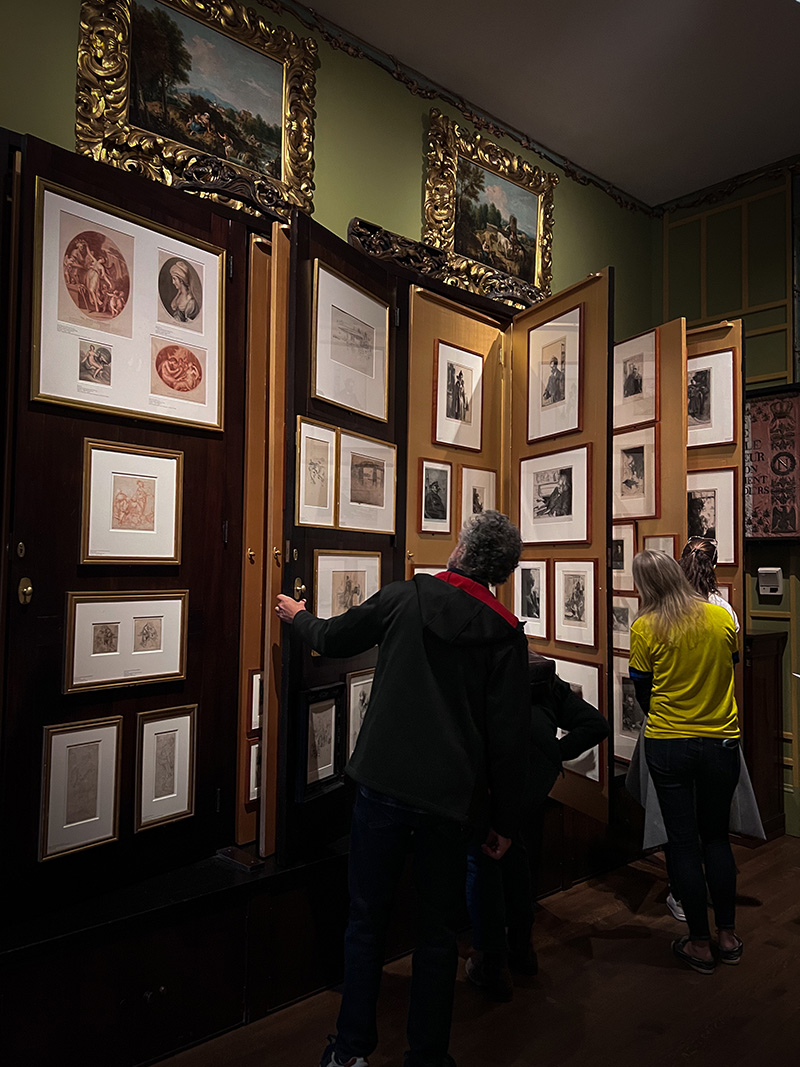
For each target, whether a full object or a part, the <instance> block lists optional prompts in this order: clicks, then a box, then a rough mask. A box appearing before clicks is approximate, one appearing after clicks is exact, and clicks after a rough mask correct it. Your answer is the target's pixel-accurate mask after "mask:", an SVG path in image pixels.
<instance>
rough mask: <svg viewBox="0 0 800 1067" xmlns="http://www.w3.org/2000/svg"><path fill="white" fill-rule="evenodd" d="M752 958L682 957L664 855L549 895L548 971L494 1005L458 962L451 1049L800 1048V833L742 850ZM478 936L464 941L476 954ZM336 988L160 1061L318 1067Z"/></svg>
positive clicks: (541, 925) (746, 1058)
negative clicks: (703, 969)
mask: <svg viewBox="0 0 800 1067" xmlns="http://www.w3.org/2000/svg"><path fill="white" fill-rule="evenodd" d="M735 852H736V860H737V863H738V866H739V871H740V874H739V887H738V916H737V922H738V927H737V928H738V931H739V933H740V935H741V936H742V938H743V939H744V941H745V956H744V959H743V960H742V963H741V964H740V965H739V966H738V967H718V968H717V971H716V973H715V974H714V975H713V976H710V977H709V976H706V975H700V974H696V973H695V972H693V971H690V970H689V969H688V968H685V967H684V966H683V965H681V964H679V963H678V961H677V960H675V959H674V958H673V957H672V955H671V952H670V940H671V939H672V938H673V937H677V936H680V935H681V933H682V932H684V931H685V927H684V926H682V924H679V923H676V922H675V921H674V920H673V919H672V917H671V916H670V915H669V914H668V913H667V911H666V908H665V906H664V900H665V896H666V879H665V872H664V866H663V861H662V858H661V855H660V854H657V855H654V856H651V857H649V858H647V859H645V860H642V861H639V862H637V863H633V864H631V865H629V866H628V867H623V868H620V869H619V870H617V871H614V872H613V873H611V874H609V875H607V876H605V877H603V878H599V879H595V880H592V881H591V882H589V883H586V884H583V885H579V886H576V887H575V888H573V889H571V890H570V891H569V892H566V893H561V894H558V895H556V896H553V897H549V898H547V899H546V900H545V901H543V906H542V908H541V910H540V911H539V913H538V915H537V922H536V932H535V942H536V946H537V948H538V950H539V959H540V973H539V976H538V977H537V978H520V979H517V987H516V990H515V994H514V1000H513V1002H512V1003H510V1004H490V1003H488V1002H486V1001H485V1000H483V999H482V997H481V996H480V994H478V993H477V992H476V991H475V990H474V989H473V988H472V987H471V986H470V985H469V984H468V983H467V981H466V979H465V978H464V969H463V961H462V963H461V964H460V967H459V975H458V983H457V990H456V1005H455V1014H454V1019H453V1040H452V1044H451V1052H452V1054H453V1056H454V1057H455V1059H456V1062H457V1063H458V1065H459V1067H534V1065H535V1067H551V1065H553V1067H555V1065H558V1067H598V1065H601V1067H605V1065H608V1067H675V1065H681V1064H682V1065H685V1067H762V1065H767V1064H789V1063H797V1062H798V1059H797V1056H798V1046H800V839H797V838H791V837H784V838H781V839H779V840H777V841H774V842H771V843H770V844H767V845H764V846H762V847H761V848H758V849H754V850H750V849H746V848H739V847H737V848H736V850H735ZM468 948H469V944H468V942H465V943H464V944H463V945H462V956H463V955H466V953H467V950H468ZM409 969H410V959H409V958H405V959H402V960H399V961H397V962H396V963H393V964H391V965H390V966H388V967H387V968H386V970H385V974H384V981H383V987H382V993H381V1004H380V1015H379V1023H380V1034H381V1043H380V1046H379V1048H378V1050H377V1052H376V1053H375V1054H374V1055H373V1056H371V1057H370V1064H371V1067H400V1064H401V1062H402V1051H403V1049H404V1048H405V1044H404V1030H405V1007H406V997H407V992H408V980H409V978H408V976H409ZM338 1005H339V996H338V994H337V993H335V992H327V993H322V994H320V995H318V996H315V997H313V998H311V999H309V1000H306V1001H304V1002H302V1003H301V1004H297V1005H295V1006H294V1007H291V1008H288V1009H286V1010H284V1011H281V1012H278V1013H277V1014H275V1015H272V1016H270V1017H268V1018H266V1019H262V1020H260V1021H259V1022H257V1023H253V1024H252V1025H251V1026H248V1027H245V1028H243V1029H240V1030H237V1031H234V1032H233V1033H231V1034H228V1035H226V1036H224V1037H221V1038H218V1039H217V1040H215V1041H212V1042H209V1043H208V1044H206V1045H203V1046H201V1047H199V1048H196V1049H193V1050H190V1051H188V1052H184V1053H181V1054H180V1055H178V1056H175V1057H173V1058H172V1059H169V1060H165V1061H162V1064H161V1065H160V1067H223V1065H224V1067H294V1065H297V1067H316V1065H317V1064H318V1062H319V1055H320V1052H321V1049H322V1048H323V1046H324V1044H325V1035H326V1034H327V1033H328V1032H329V1031H331V1030H332V1029H333V1026H334V1021H335V1019H336V1013H337V1010H338Z"/></svg>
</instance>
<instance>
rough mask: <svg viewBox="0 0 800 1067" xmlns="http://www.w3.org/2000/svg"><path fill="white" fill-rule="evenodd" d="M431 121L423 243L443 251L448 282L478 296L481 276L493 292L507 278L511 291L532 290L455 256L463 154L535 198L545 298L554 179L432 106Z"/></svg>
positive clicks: (540, 277) (550, 255) (540, 276)
mask: <svg viewBox="0 0 800 1067" xmlns="http://www.w3.org/2000/svg"><path fill="white" fill-rule="evenodd" d="M430 120H431V121H430V133H429V137H428V175H427V179H426V182H425V223H424V228H423V233H422V240H423V241H425V242H426V243H427V244H430V245H433V246H434V247H435V248H441V249H444V250H445V251H446V252H447V253H448V266H449V275H450V276H449V278H448V281H450V282H451V284H453V285H459V286H461V287H462V288H465V289H470V290H472V291H473V292H483V291H484V289H485V282H484V278H487V279H488V278H491V279H492V286H493V288H495V289H496V288H497V280H496V279H497V277H498V276H500V277H504V278H507V279H508V289H509V290H510V291H513V290H514V289H515V288H516V287H522V288H523V290H524V291H525V292H526V295H527V294H528V293H529V291H530V289H531V288H532V286H531V283H530V282H526V281H524V280H523V279H522V278H516V277H514V276H513V275H511V274H504V273H503V272H502V271H498V270H497V269H496V268H494V267H491V266H488V265H487V264H485V263H479V262H477V261H476V260H472V259H467V258H466V257H465V256H462V255H459V254H457V253H456V252H455V227H456V177H457V173H458V157H459V156H463V157H464V158H465V159H467V160H469V162H470V163H474V164H476V165H477V166H480V167H485V168H486V170H489V171H491V172H492V173H493V174H496V175H497V176H498V177H500V178H505V179H506V180H507V181H510V182H514V184H515V185H519V186H521V187H522V188H523V189H527V190H528V191H529V192H531V193H533V194H534V195H535V196H537V197H538V199H539V206H538V226H537V241H536V281H535V287H536V288H538V289H539V290H540V293H541V297H540V299H541V298H544V297H546V296H549V295H550V282H551V279H552V262H553V189H554V188H555V186H556V185H557V184H558V175H557V174H555V173H548V172H546V171H543V170H542V169H541V168H540V167H536V166H533V165H532V164H531V163H528V162H527V161H526V160H524V159H522V157H521V156H516V155H514V154H513V153H512V152H508V151H506V149H504V148H500V147H499V145H496V144H493V143H492V142H491V141H487V140H486V139H485V138H484V137H482V136H481V135H480V134H479V133H474V134H471V133H469V132H468V131H467V130H466V129H464V127H463V126H459V125H458V124H457V123H455V122H453V121H452V120H450V119H448V118H447V117H446V116H445V115H443V114H442V113H441V112H440V111H438V110H437V109H436V108H432V109H431V113H430Z"/></svg>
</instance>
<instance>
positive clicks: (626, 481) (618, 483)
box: [611, 426, 660, 519]
mask: <svg viewBox="0 0 800 1067" xmlns="http://www.w3.org/2000/svg"><path fill="white" fill-rule="evenodd" d="M611 440H612V446H611V447H612V475H611V477H612V485H611V498H612V501H613V510H614V518H615V519H653V518H658V509H659V503H660V498H659V478H658V474H659V470H658V469H659V458H658V427H657V426H648V427H646V428H645V429H643V430H629V431H627V432H626V433H618V434H614V436H613V438H612V439H611Z"/></svg>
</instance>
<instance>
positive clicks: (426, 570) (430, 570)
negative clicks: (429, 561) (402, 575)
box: [411, 563, 447, 577]
mask: <svg viewBox="0 0 800 1067" xmlns="http://www.w3.org/2000/svg"><path fill="white" fill-rule="evenodd" d="M411 570H412V574H413V575H414V576H416V575H417V574H430V575H432V576H433V577H436V575H437V574H443V573H444V571H446V570H447V564H446V563H443V564H442V565H441V567H412V568H411Z"/></svg>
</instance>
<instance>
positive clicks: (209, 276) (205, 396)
mask: <svg viewBox="0 0 800 1067" xmlns="http://www.w3.org/2000/svg"><path fill="white" fill-rule="evenodd" d="M224 278H225V250H224V249H222V248H218V247H217V246H215V245H210V244H207V243H205V242H203V241H197V240H194V239H192V240H188V239H187V238H186V237H185V236H184V235H183V234H180V233H177V232H176V231H174V230H169V229H166V228H164V227H160V226H157V225H155V224H154V223H151V222H149V221H148V220H146V219H143V218H141V217H139V216H137V215H131V214H129V213H127V212H122V211H119V210H118V209H117V208H114V207H111V206H109V205H108V204H103V203H101V202H100V201H98V200H94V199H92V198H91V197H85V196H82V195H81V194H78V193H75V192H73V191H72V190H70V189H66V188H63V187H62V186H58V185H54V184H53V183H51V182H47V181H44V180H42V179H41V178H38V179H37V181H36V229H35V243H34V276H33V290H34V296H33V352H32V363H33V366H32V373H31V399H32V400H41V401H46V402H49V403H53V404H65V405H67V406H69V407H77V408H84V409H89V410H93V411H112V412H114V413H115V414H117V415H126V416H131V417H133V418H137V419H154V420H156V421H158V422H167V423H172V424H178V425H189V426H199V427H201V428H203V429H208V430H221V429H222V428H223V425H222V422H223V420H222V415H223V410H224V405H223V391H224V381H225V369H224V362H225V361H224V341H223V331H224V321H225V316H224V311H225V308H224V303H225V300H224Z"/></svg>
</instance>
